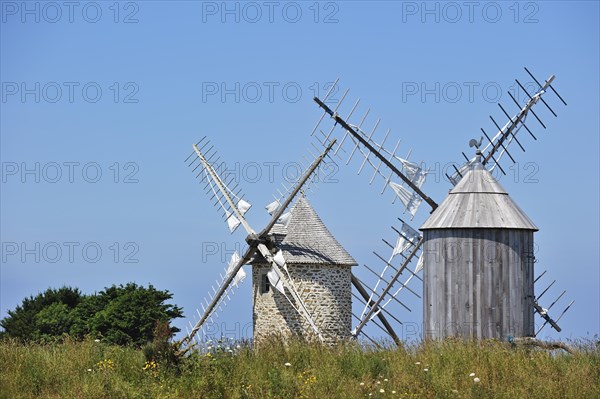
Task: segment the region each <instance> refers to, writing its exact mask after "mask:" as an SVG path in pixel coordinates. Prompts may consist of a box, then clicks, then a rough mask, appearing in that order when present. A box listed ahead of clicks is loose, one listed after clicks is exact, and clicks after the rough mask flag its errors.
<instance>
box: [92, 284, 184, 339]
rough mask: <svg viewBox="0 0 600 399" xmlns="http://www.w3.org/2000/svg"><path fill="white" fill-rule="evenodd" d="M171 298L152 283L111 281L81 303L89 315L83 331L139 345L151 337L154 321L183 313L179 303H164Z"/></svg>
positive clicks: (168, 319) (161, 320) (164, 319)
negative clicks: (107, 286)
mask: <svg viewBox="0 0 600 399" xmlns="http://www.w3.org/2000/svg"><path fill="white" fill-rule="evenodd" d="M172 298H173V295H172V294H171V293H169V291H159V290H157V289H155V288H154V287H153V286H152V285H150V286H149V287H148V288H144V287H141V286H138V285H136V284H134V283H129V284H127V285H125V286H123V285H121V286H119V287H117V286H114V285H113V286H112V287H110V288H106V289H105V290H104V291H101V292H100V293H98V294H97V295H96V297H95V298H90V299H91V303H89V304H85V305H84V306H87V309H86V311H87V312H88V316H91V317H89V319H88V320H87V323H86V325H87V328H88V331H87V332H88V333H89V334H92V335H101V336H102V337H104V339H106V340H108V341H110V342H112V343H115V344H119V345H125V344H134V345H136V346H141V345H143V344H145V343H146V342H148V341H151V340H152V339H153V338H154V327H155V325H156V322H157V321H160V322H167V323H168V322H170V321H171V320H172V319H175V318H178V317H183V311H182V309H181V308H180V307H177V306H175V305H170V304H166V303H165V301H167V300H169V299H172ZM82 308H83V307H82ZM92 312H93V314H90V313H92ZM170 329H171V332H172V333H173V334H174V333H176V332H178V331H179V329H178V328H176V327H170Z"/></svg>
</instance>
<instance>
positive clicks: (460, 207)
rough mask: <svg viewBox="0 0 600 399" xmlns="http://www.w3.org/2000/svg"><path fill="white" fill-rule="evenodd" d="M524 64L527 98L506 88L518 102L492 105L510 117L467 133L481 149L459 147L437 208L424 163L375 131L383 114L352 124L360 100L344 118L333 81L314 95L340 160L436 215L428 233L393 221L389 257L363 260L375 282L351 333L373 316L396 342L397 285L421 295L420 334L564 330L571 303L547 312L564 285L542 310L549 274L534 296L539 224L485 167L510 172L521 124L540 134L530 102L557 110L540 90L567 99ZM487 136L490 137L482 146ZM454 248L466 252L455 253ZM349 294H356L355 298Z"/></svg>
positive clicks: (322, 138) (322, 136)
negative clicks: (532, 124) (414, 284)
mask: <svg viewBox="0 0 600 399" xmlns="http://www.w3.org/2000/svg"><path fill="white" fill-rule="evenodd" d="M525 70H526V72H527V73H528V75H529V76H530V77H531V79H532V82H528V83H527V84H526V85H523V84H522V83H521V82H519V81H518V80H515V82H516V83H517V85H518V87H519V88H520V89H521V90H522V95H524V96H525V97H526V101H525V103H524V104H523V105H521V104H520V103H519V101H517V99H516V98H515V96H513V94H512V93H511V92H510V91H509V92H508V95H509V96H510V98H511V99H512V101H513V102H514V104H515V105H516V106H517V107H518V112H517V113H516V114H514V115H510V114H509V113H508V112H507V111H506V109H505V108H504V107H503V106H502V105H501V104H498V106H499V108H500V110H501V111H502V114H503V115H504V116H505V117H506V118H507V119H508V121H507V122H506V123H505V124H504V125H503V126H502V127H501V126H500V125H499V124H498V123H497V122H496V120H495V119H494V118H493V117H492V116H490V119H491V121H492V122H493V124H494V127H495V129H497V130H496V132H497V133H496V134H495V135H493V136H492V137H491V138H490V136H489V135H488V134H487V133H486V131H485V130H483V129H481V132H482V134H483V136H482V137H481V140H471V141H470V143H469V145H470V146H471V147H476V150H477V155H476V156H474V157H468V156H466V155H465V154H464V153H463V156H464V158H465V161H466V162H465V163H464V164H463V165H456V166H454V165H453V168H454V173H452V174H451V175H448V174H446V176H447V178H448V180H449V182H451V183H452V184H453V185H455V188H454V189H453V190H452V191H451V193H450V195H449V196H448V198H447V199H446V200H444V201H443V202H442V204H441V205H440V206H438V204H437V203H436V202H435V201H434V200H432V199H431V198H430V197H429V196H427V195H426V194H425V193H424V192H423V190H422V185H423V183H424V182H425V176H426V175H427V173H428V171H427V170H424V167H423V163H416V162H412V161H409V156H410V154H411V152H410V151H409V152H408V155H406V156H405V157H402V156H400V155H398V149H399V144H400V140H398V141H397V142H396V144H395V145H394V146H393V147H392V146H388V145H387V144H386V142H387V140H388V137H389V129H388V130H387V131H386V133H385V135H384V136H383V138H381V139H380V140H379V141H377V140H376V139H375V138H374V137H375V135H376V130H377V128H378V127H379V124H380V120H377V121H376V122H374V124H373V127H372V128H369V129H367V128H365V127H364V125H365V124H366V123H365V121H366V120H367V117H368V115H369V112H370V110H367V111H366V112H365V113H364V115H363V116H362V117H359V118H358V119H357V120H356V122H351V119H352V116H353V114H354V113H355V111H356V109H357V107H358V105H359V103H360V100H357V101H356V102H355V103H354V104H353V106H352V107H350V108H349V109H348V111H347V112H348V113H347V116H346V117H342V116H341V113H342V103H343V101H344V100H345V98H346V96H347V94H348V91H349V90H345V91H344V92H343V93H342V94H341V96H340V97H339V98H338V97H336V96H337V95H338V92H339V86H338V81H336V82H333V84H332V85H331V87H330V90H329V91H328V93H327V94H326V95H325V97H324V98H323V99H319V98H317V97H315V99H314V101H315V102H316V103H317V104H318V105H319V107H320V108H321V109H322V110H323V114H322V116H321V118H320V119H319V121H318V123H317V125H316V126H315V128H314V129H313V132H312V135H313V136H315V137H316V138H317V139H318V141H319V143H320V144H321V145H323V146H328V145H330V143H331V142H332V140H336V141H337V144H336V145H334V146H333V150H332V153H333V155H334V156H335V157H337V159H339V160H344V158H346V157H347V159H346V162H345V163H346V164H349V163H350V162H351V160H352V159H353V158H354V157H355V155H356V154H358V156H357V157H356V158H358V159H359V161H360V162H361V164H360V167H359V169H358V174H361V173H362V172H363V171H364V170H368V171H370V172H371V174H372V176H371V178H370V180H369V184H371V183H373V182H374V181H375V179H376V178H379V180H380V181H381V180H382V181H383V187H382V189H381V194H383V193H384V192H385V190H386V189H387V188H388V187H389V188H390V189H391V190H390V191H391V192H392V193H393V195H394V201H396V200H398V201H399V202H401V204H402V205H403V208H404V212H405V213H408V214H409V215H410V218H411V219H412V217H414V216H415V214H416V212H417V210H418V209H419V207H420V205H421V204H422V203H423V202H425V203H427V204H428V205H429V207H430V208H431V213H432V215H431V217H430V219H429V220H428V221H427V222H426V223H425V224H424V225H423V226H422V228H421V229H422V230H423V232H424V236H423V235H421V234H420V233H419V232H418V231H417V230H416V229H415V228H413V227H412V226H410V225H409V224H408V223H407V222H405V221H404V220H402V219H399V220H400V222H401V223H402V224H401V227H400V228H396V227H394V226H392V229H393V230H394V232H395V234H396V240H395V244H393V243H394V241H393V240H392V243H390V242H388V241H387V240H385V239H383V240H382V241H383V242H384V243H385V244H386V245H387V246H388V247H389V248H390V249H391V255H390V256H382V255H380V254H379V253H377V252H373V253H374V254H375V256H376V258H377V262H382V263H383V270H382V271H380V272H377V271H376V270H374V268H373V267H370V266H368V265H366V264H365V265H364V267H365V268H366V269H367V270H368V271H369V272H370V273H372V274H373V275H374V276H375V277H376V279H377V280H376V283H375V284H371V285H370V286H369V287H370V290H369V292H368V299H367V300H364V301H362V306H363V310H362V313H361V314H360V316H357V320H358V321H357V324H356V326H355V327H354V329H353V331H352V334H353V336H355V337H357V336H358V335H363V336H365V337H366V338H368V339H371V338H370V337H369V336H368V335H366V333H365V329H364V327H365V326H366V325H367V324H372V325H375V326H377V327H378V328H379V329H380V330H382V331H384V332H387V333H388V334H389V335H390V336H391V337H392V338H393V339H394V341H396V342H397V334H396V333H395V332H394V330H393V329H394V324H396V323H398V324H402V321H401V320H400V319H399V313H400V311H402V310H408V311H410V310H411V309H410V308H409V307H408V306H407V305H406V304H405V303H404V302H405V301H403V300H402V299H401V297H400V295H399V294H400V293H401V292H407V293H409V294H410V295H415V296H416V297H418V298H419V299H423V306H424V319H423V328H424V330H425V331H424V336H425V337H426V338H442V337H446V336H461V337H470V338H488V337H489V338H508V337H510V336H514V337H532V336H535V335H537V334H539V332H540V331H541V330H542V329H543V328H544V326H546V325H547V324H550V325H551V326H552V327H553V328H554V329H556V330H557V331H560V327H559V326H558V324H557V322H558V321H559V320H560V318H561V317H562V316H563V315H564V314H565V312H566V311H567V310H568V309H569V308H570V306H571V305H572V303H573V302H571V303H569V304H568V305H567V306H566V308H565V309H564V311H563V312H562V313H561V314H560V315H559V316H558V318H556V319H553V318H552V317H550V315H549V310H550V309H551V308H552V307H553V306H554V305H555V304H556V303H557V302H558V301H559V300H560V298H562V296H563V295H564V293H565V292H564V291H563V292H562V293H561V294H560V295H559V296H558V297H557V298H556V299H555V300H554V301H553V302H552V303H551V304H550V306H548V309H545V308H542V307H541V306H540V305H539V304H538V301H539V300H540V298H541V297H542V296H543V295H544V294H545V293H546V292H548V290H549V288H550V287H551V286H552V285H553V284H554V282H552V283H551V284H550V285H549V286H548V287H547V288H546V289H544V290H543V291H542V292H541V293H540V294H539V295H537V296H536V295H535V294H534V292H535V290H534V284H535V283H536V282H538V281H539V280H540V279H541V277H542V276H543V275H544V274H545V273H546V272H545V271H544V272H543V273H541V274H540V275H538V277H536V278H534V262H535V259H534V256H533V232H534V231H536V230H537V227H535V225H534V224H533V223H532V222H531V221H530V220H529V218H528V217H527V216H526V215H525V213H524V212H523V211H521V210H520V208H519V207H518V206H517V205H516V204H515V203H514V202H513V201H512V200H511V199H510V197H509V196H508V194H507V192H506V191H505V190H504V189H503V188H502V187H501V186H500V185H499V184H498V183H497V181H496V180H495V179H494V177H493V176H492V175H491V172H496V171H499V172H501V173H503V174H506V173H505V171H504V170H503V168H502V166H501V164H500V161H501V159H503V158H505V157H508V158H510V160H511V161H512V162H513V163H514V162H515V160H514V157H513V156H512V154H511V153H510V151H509V148H510V146H511V144H513V147H514V146H515V145H517V146H518V148H520V149H521V150H522V151H525V149H524V147H523V145H522V143H521V141H522V140H523V138H522V137H521V136H523V134H520V135H519V132H522V131H523V132H524V131H526V132H527V133H528V134H529V135H530V136H531V137H532V138H533V139H534V140H537V138H536V136H535V135H534V134H533V132H532V131H531V130H530V128H529V127H528V125H527V124H526V120H527V117H528V116H530V115H532V116H533V117H534V118H535V120H536V121H537V123H539V125H540V126H541V127H543V128H544V129H545V128H546V125H545V124H544V123H543V122H542V120H541V119H540V117H539V116H538V115H537V114H536V113H535V112H534V110H533V107H534V106H535V105H536V104H538V103H543V104H544V105H545V107H546V108H547V109H548V111H549V112H551V113H552V114H553V115H554V116H557V114H556V113H555V112H554V110H553V109H552V108H551V107H550V105H549V104H548V103H547V102H546V101H545V100H544V98H543V96H544V95H545V94H546V93H547V92H548V91H551V92H553V93H554V94H555V95H556V97H557V98H558V99H559V100H560V101H561V102H562V103H563V104H564V105H566V102H565V101H564V100H563V99H562V98H561V97H560V95H559V94H558V93H557V92H556V91H555V89H554V87H553V86H552V82H553V80H554V75H552V76H550V77H549V78H548V79H547V80H546V81H544V83H540V81H538V80H537V79H536V78H535V77H534V76H533V75H532V74H531V73H530V71H529V70H528V69H527V68H525ZM525 86H527V87H528V88H530V90H527V89H526V88H525ZM329 104H334V105H335V108H333V109H332V108H331V107H330V106H329ZM325 117H329V118H330V120H331V121H333V126H332V127H331V128H330V129H329V131H323V130H321V129H320V128H319V127H320V125H321V123H322V121H323V119H325ZM484 137H485V138H486V139H487V144H486V145H484V146H482V142H483V138H484ZM459 249H460V250H463V249H464V251H465V252H464V253H458V251H459ZM478 251H480V252H478ZM481 251H483V252H481ZM485 251H488V252H487V253H486V252H485ZM450 260H452V261H453V262H452V263H451V262H450ZM423 270H425V272H424V273H422V271H423ZM414 279H417V280H421V281H422V282H423V287H424V288H423V290H422V292H423V296H424V297H422V296H421V295H420V294H419V293H418V292H417V291H418V290H414V289H412V288H411V286H410V282H411V280H414ZM363 285H365V286H368V285H367V284H363ZM355 298H357V299H358V300H359V301H360V300H361V298H359V297H357V296H355ZM534 313H535V314H538V315H539V316H540V317H541V318H542V320H543V324H542V326H541V327H540V328H539V329H538V330H537V331H536V330H535V329H534ZM376 317H377V319H378V320H377V319H376Z"/></svg>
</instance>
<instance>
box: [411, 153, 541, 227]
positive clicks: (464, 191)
mask: <svg viewBox="0 0 600 399" xmlns="http://www.w3.org/2000/svg"><path fill="white" fill-rule="evenodd" d="M453 228H496V229H523V230H533V231H537V230H538V228H537V226H536V225H535V224H534V223H533V222H532V221H531V219H529V217H528V216H527V215H526V214H525V212H523V210H522V209H521V208H520V207H519V206H518V205H517V204H516V203H515V202H514V201H513V200H512V198H510V196H509V195H508V193H507V192H506V190H505V189H504V187H502V185H501V184H500V183H499V182H498V181H497V180H496V179H495V178H494V176H492V174H491V173H490V172H489V171H488V170H487V169H486V168H485V167H484V166H483V165H482V164H481V162H480V161H479V159H478V158H477V159H476V160H475V161H474V162H473V164H472V165H471V166H470V167H469V168H468V169H467V171H466V173H464V175H463V177H462V179H461V180H460V181H459V182H458V184H457V185H456V186H455V187H454V188H453V189H452V190H451V191H450V194H449V195H448V197H446V199H445V200H444V201H443V202H442V203H441V204H440V206H439V207H438V208H437V209H436V210H435V211H434V212H433V213H432V214H431V216H429V218H428V219H427V220H426V221H425V223H424V224H423V225H422V226H421V228H420V230H432V229H453Z"/></svg>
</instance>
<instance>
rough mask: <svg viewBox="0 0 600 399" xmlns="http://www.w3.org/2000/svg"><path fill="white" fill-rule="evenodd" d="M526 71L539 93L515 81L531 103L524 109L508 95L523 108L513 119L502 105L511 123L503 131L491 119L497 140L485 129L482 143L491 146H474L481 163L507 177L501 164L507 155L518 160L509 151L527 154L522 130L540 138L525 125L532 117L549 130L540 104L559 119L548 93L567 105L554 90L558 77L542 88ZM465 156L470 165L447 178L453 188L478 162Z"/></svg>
mask: <svg viewBox="0 0 600 399" xmlns="http://www.w3.org/2000/svg"><path fill="white" fill-rule="evenodd" d="M525 71H526V72H527V74H528V75H529V76H530V77H531V78H532V79H533V81H534V82H535V84H536V85H537V89H536V90H535V91H534V93H532V94H530V93H529V92H528V91H527V89H526V88H525V86H523V84H522V83H521V82H520V81H518V80H517V79H515V82H516V83H517V85H518V86H519V88H520V89H521V90H522V91H523V93H524V95H525V96H526V100H527V101H526V102H525V104H524V105H520V104H519V101H518V100H517V99H515V96H513V94H512V93H511V92H510V91H508V95H509V97H510V98H511V100H512V101H513V103H514V104H515V106H516V107H518V108H519V111H518V112H517V113H516V114H515V115H513V116H511V115H510V114H509V113H508V112H507V111H506V109H505V107H504V106H502V105H501V104H498V107H499V108H500V110H501V111H502V115H503V117H506V118H507V119H508V121H507V122H506V123H505V124H504V125H503V126H502V127H500V125H499V124H498V123H497V122H496V120H495V119H494V118H493V117H492V116H491V115H490V120H491V121H492V123H493V127H494V128H495V129H497V133H496V134H495V135H494V136H493V137H490V136H489V135H488V134H487V132H486V131H485V130H484V129H483V128H481V133H482V134H483V136H482V139H483V137H485V139H486V140H487V144H486V145H485V146H484V147H483V148H479V146H480V144H479V143H477V141H476V140H474V141H473V145H475V146H476V147H478V148H479V150H480V151H481V153H482V155H483V160H482V162H481V163H482V164H483V165H485V166H486V167H487V168H488V170H490V171H493V170H495V169H499V170H500V172H501V173H502V174H506V172H505V171H504V169H503V168H502V165H501V164H500V161H501V160H502V158H503V157H504V156H505V155H506V156H508V157H509V158H510V160H511V161H512V162H513V163H515V162H516V161H515V159H514V157H513V156H512V155H511V153H510V152H509V150H508V149H509V147H510V145H511V144H512V143H516V145H517V147H519V148H520V149H521V151H522V152H525V147H524V146H523V145H522V144H521V141H520V140H522V138H521V139H519V138H517V135H518V134H519V132H520V131H521V130H523V131H526V132H527V133H529V135H530V136H531V137H532V138H533V139H534V140H537V137H536V136H535V135H534V134H533V132H532V131H531V129H530V128H529V127H528V126H527V124H526V123H525V122H527V117H528V116H529V115H532V116H533V117H534V118H535V119H536V121H537V123H538V124H539V125H540V126H541V127H542V128H544V129H546V125H545V124H544V122H542V120H541V119H540V117H539V116H538V114H536V113H535V111H534V110H533V108H534V106H535V105H536V104H538V103H540V102H541V103H542V104H544V105H545V107H546V109H547V110H548V111H550V113H552V115H554V117H557V116H558V115H557V114H556V112H554V109H552V108H551V107H550V105H548V103H547V102H546V101H545V100H544V98H543V96H544V95H545V94H546V93H547V92H548V90H551V91H552V92H553V93H554V94H555V96H556V97H557V98H558V99H559V100H560V102H561V103H562V104H564V105H567V103H566V102H565V100H563V98H562V97H561V96H560V94H558V92H557V91H556V90H555V89H554V87H553V86H552V83H553V82H554V79H555V76H554V75H550V77H549V78H548V79H546V80H545V81H544V83H543V84H541V83H540V81H539V80H538V79H536V77H535V76H533V74H532V73H531V72H530V71H529V69H527V68H525ZM520 136H523V134H521V135H520ZM520 136H519V137H520ZM513 147H514V146H513ZM463 156H464V157H465V158H466V161H467V162H466V163H465V164H464V165H463V166H461V167H460V168H457V169H456V171H455V173H454V174H453V175H452V176H448V175H447V177H448V180H449V181H450V182H451V183H452V184H453V185H456V184H457V183H458V182H459V181H460V179H461V178H462V176H463V174H464V172H465V171H466V170H468V168H469V166H470V165H471V164H472V163H473V161H474V160H475V159H474V158H471V159H469V158H468V157H467V156H466V155H465V154H464V153H463Z"/></svg>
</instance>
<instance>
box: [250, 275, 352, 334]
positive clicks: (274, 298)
mask: <svg viewBox="0 0 600 399" xmlns="http://www.w3.org/2000/svg"><path fill="white" fill-rule="evenodd" d="M288 269H289V271H290V275H291V277H292V279H293V281H294V284H295V287H296V289H297V291H298V293H299V294H300V296H301V298H302V299H303V301H304V303H305V305H306V307H307V309H308V311H309V313H310V314H311V315H312V317H313V320H314V321H315V324H316V325H317V326H318V327H319V329H320V331H321V334H322V335H323V337H324V338H325V342H326V343H335V342H338V341H340V340H344V339H347V338H349V337H350V330H351V327H352V326H351V323H352V313H351V312H352V297H351V288H352V287H351V280H350V279H351V269H350V267H349V266H340V265H327V266H324V265H296V264H293V265H288ZM268 271H269V268H267V267H253V270H252V282H253V298H254V310H253V322H254V339H255V341H258V342H260V341H261V340H264V339H265V338H267V337H269V336H273V335H279V336H281V337H290V336H297V337H299V338H301V339H307V340H314V339H316V337H315V336H314V333H313V331H312V329H311V327H310V325H309V324H308V322H307V321H306V320H305V319H304V318H303V317H302V316H300V315H299V314H298V313H297V312H296V310H294V308H293V307H292V305H291V304H290V303H289V302H288V300H287V299H286V298H284V297H283V295H282V294H281V293H279V292H278V291H276V290H275V289H273V287H268V288H266V286H267V285H268V282H267V279H266V274H267V272H268ZM265 288H266V289H265Z"/></svg>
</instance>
